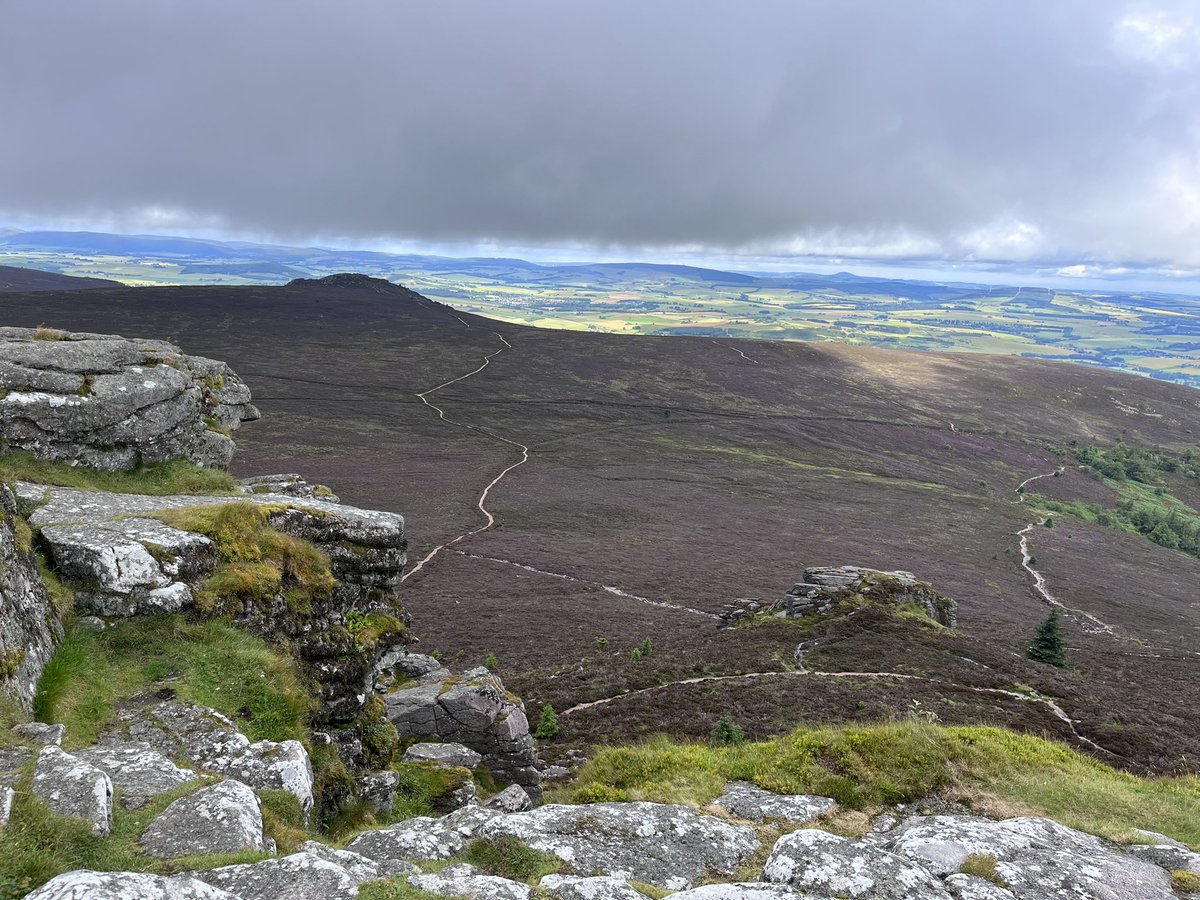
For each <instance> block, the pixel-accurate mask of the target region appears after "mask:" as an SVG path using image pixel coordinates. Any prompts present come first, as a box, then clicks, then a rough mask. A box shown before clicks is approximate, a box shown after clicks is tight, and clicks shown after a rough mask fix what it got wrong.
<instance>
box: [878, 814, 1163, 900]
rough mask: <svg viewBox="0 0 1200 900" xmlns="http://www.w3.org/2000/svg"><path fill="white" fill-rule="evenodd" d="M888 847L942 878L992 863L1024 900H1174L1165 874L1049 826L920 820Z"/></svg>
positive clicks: (896, 833) (1029, 820)
mask: <svg viewBox="0 0 1200 900" xmlns="http://www.w3.org/2000/svg"><path fill="white" fill-rule="evenodd" d="M886 839H887V846H889V847H890V848H891V849H892V850H894V851H895V852H896V853H898V854H901V855H903V856H905V857H907V858H909V859H911V860H913V861H915V862H917V863H919V864H921V865H922V866H925V867H926V868H928V869H929V870H930V871H932V872H934V873H936V874H948V873H950V872H955V871H957V870H958V869H959V868H961V866H962V864H963V862H965V861H966V859H967V857H968V856H970V855H972V854H980V855H987V856H993V857H995V859H996V861H997V862H996V874H997V875H999V876H1000V878H1002V879H1003V880H1004V881H1005V882H1006V883H1007V884H1008V889H1009V890H1010V891H1011V892H1012V894H1013V895H1014V896H1015V897H1018V898H1021V900H1035V898H1036V900H1068V898H1070V900H1074V898H1078V897H1103V898H1104V900H1168V898H1172V897H1174V896H1175V895H1174V892H1173V891H1172V890H1171V879H1170V875H1169V874H1168V873H1167V872H1166V871H1165V870H1164V869H1162V868H1160V867H1158V866H1156V865H1154V864H1152V863H1149V862H1144V861H1143V860H1140V859H1137V858H1136V857H1133V856H1130V855H1129V854H1127V853H1122V852H1120V851H1118V850H1116V849H1115V848H1113V847H1110V846H1109V845H1107V844H1105V843H1104V842H1103V841H1101V840H1100V839H1099V838H1097V837H1093V836H1092V835H1090V834H1084V833H1083V832H1081V831H1076V830H1075V829H1073V828H1068V827H1066V826H1065V825H1060V824H1059V823H1058V822H1055V821H1053V820H1051V819H1042V818H1034V817H1019V818H1014V819H1005V820H1004V821H1002V822H993V821H991V820H988V819H981V818H977V817H973V816H918V817H914V818H912V819H909V820H907V821H906V822H904V823H903V824H902V825H901V826H900V827H899V828H897V829H894V830H893V831H891V832H889V833H888V834H887V835H886Z"/></svg>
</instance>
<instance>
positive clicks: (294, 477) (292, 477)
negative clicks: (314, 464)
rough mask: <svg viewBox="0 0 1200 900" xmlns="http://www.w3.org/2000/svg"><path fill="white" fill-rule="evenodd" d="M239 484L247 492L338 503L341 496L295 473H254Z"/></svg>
mask: <svg viewBox="0 0 1200 900" xmlns="http://www.w3.org/2000/svg"><path fill="white" fill-rule="evenodd" d="M239 484H241V486H242V489H243V490H244V491H245V492H246V493H247V494H287V495H288V496H289V497H300V498H301V499H303V500H325V501H328V502H329V503H340V502H341V498H339V497H338V496H337V494H335V493H334V492H333V491H331V490H330V489H329V488H327V487H326V486H325V485H323V484H309V483H308V482H307V481H305V480H304V476H302V475H299V474H297V473H294V472H292V473H288V474H286V475H255V476H253V477H252V478H243V479H242V480H241V481H240V482H239Z"/></svg>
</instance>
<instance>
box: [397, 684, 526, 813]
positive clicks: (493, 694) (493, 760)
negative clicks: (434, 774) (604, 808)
mask: <svg viewBox="0 0 1200 900" xmlns="http://www.w3.org/2000/svg"><path fill="white" fill-rule="evenodd" d="M385 699H386V701H387V717H388V719H389V720H390V721H391V723H392V724H393V725H395V726H396V731H397V732H399V734H400V737H401V738H435V739H438V740H441V741H450V742H455V743H459V744H464V745H466V746H467V747H470V748H471V749H472V750H474V751H475V752H477V753H479V754H480V755H481V756H482V757H483V762H484V765H486V766H487V768H488V771H490V772H491V773H492V777H493V778H495V779H496V781H498V782H500V783H501V784H519V785H521V787H523V788H525V790H526V792H527V793H528V794H529V796H530V797H531V798H533V800H534V801H535V802H537V801H539V800H540V799H541V795H542V789H541V781H542V777H541V773H540V772H539V771H538V768H537V749H536V747H535V746H534V742H533V737H532V736H531V735H530V733H529V720H528V719H527V718H526V717H525V706H524V704H523V703H521V701H520V699H519V698H517V697H514V696H513V695H512V694H510V693H508V692H507V691H506V690H505V689H504V683H503V682H502V681H501V680H500V678H499V676H497V675H495V674H494V673H492V672H489V671H488V670H487V669H484V668H479V669H472V670H471V671H469V672H464V673H463V674H462V675H461V676H460V677H458V678H454V677H450V678H445V679H441V680H434V679H425V680H422V681H419V682H415V683H413V682H408V683H404V684H402V685H401V686H400V687H399V688H397V689H396V690H394V691H392V692H391V693H390V694H388V695H387V696H386V698H385Z"/></svg>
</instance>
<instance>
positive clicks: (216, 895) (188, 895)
mask: <svg viewBox="0 0 1200 900" xmlns="http://www.w3.org/2000/svg"><path fill="white" fill-rule="evenodd" d="M25 900H241V898H238V897H235V896H234V895H233V894H230V893H229V892H228V891H223V890H221V889H220V888H215V887H213V886H211V885H208V884H205V883H204V882H203V881H200V880H198V879H196V878H193V877H191V876H190V875H176V876H171V877H168V876H165V875H147V874H145V873H143V872H89V871H86V870H83V869H79V870H77V871H74V872H67V873H65V874H63V875H59V876H57V877H56V878H52V879H50V880H49V881H47V882H46V883H45V884H43V885H42V886H41V887H40V888H38V889H37V890H36V891H34V892H33V893H31V894H27V895H26V896H25Z"/></svg>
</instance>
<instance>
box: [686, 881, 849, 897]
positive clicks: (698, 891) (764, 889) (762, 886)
mask: <svg viewBox="0 0 1200 900" xmlns="http://www.w3.org/2000/svg"><path fill="white" fill-rule="evenodd" d="M797 896H799V895H797V894H796V892H795V891H793V890H792V889H791V888H789V887H787V886H786V885H782V884H766V883H764V882H761V881H735V882H733V883H731V884H705V885H702V886H701V887H698V888H692V889H691V890H688V891H680V892H679V893H678V894H672V895H671V898H672V900H675V898H678V900H781V898H783V897H797ZM804 898H805V900H826V898H825V897H822V896H819V895H816V894H805V895H804ZM828 900H832V898H828Z"/></svg>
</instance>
